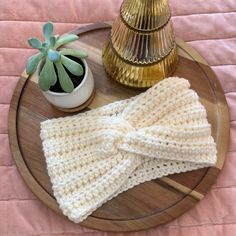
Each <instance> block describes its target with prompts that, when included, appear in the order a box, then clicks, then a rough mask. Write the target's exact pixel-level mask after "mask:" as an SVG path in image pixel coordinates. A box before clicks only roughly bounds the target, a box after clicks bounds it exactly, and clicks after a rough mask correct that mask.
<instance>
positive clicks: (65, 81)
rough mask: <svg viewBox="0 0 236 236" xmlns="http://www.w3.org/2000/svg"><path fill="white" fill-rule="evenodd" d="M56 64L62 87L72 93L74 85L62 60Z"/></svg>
mask: <svg viewBox="0 0 236 236" xmlns="http://www.w3.org/2000/svg"><path fill="white" fill-rule="evenodd" d="M55 65H56V68H57V71H58V77H59V82H60V85H61V87H62V89H63V90H64V91H65V92H67V93H71V92H72V91H73V90H74V85H73V83H72V81H71V79H70V77H69V75H68V74H67V73H66V70H65V68H64V67H63V65H62V64H61V62H56V63H55Z"/></svg>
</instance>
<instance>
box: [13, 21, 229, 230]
mask: <svg viewBox="0 0 236 236" xmlns="http://www.w3.org/2000/svg"><path fill="white" fill-rule="evenodd" d="M109 32H110V25H109V24H107V23H98V24H93V25H90V26H87V27H84V28H79V29H76V30H75V31H73V33H76V34H78V35H80V40H79V41H77V42H74V43H71V44H69V45H68V46H67V47H69V48H75V49H83V50H86V51H87V52H88V54H89V58H88V64H89V66H90V68H91V70H92V72H93V74H94V78H95V86H96V95H95V98H94V100H93V102H92V103H91V104H90V106H89V108H88V109H93V108H96V107H99V106H102V105H105V104H108V103H110V102H113V101H116V100H120V99H125V98H129V97H131V96H134V95H136V94H138V93H140V91H137V90H134V89H130V88H126V87H124V86H122V85H120V84H118V83H116V82H114V81H112V80H110V79H109V78H107V76H106V73H105V72H104V69H103V66H102V48H103V46H104V43H105V41H106V40H107V37H108V36H109ZM177 44H178V53H179V56H180V60H179V64H178V66H177V70H176V72H175V74H174V75H176V76H179V77H184V78H186V79H188V80H189V81H190V83H191V87H192V88H193V89H194V90H195V91H197V93H198V95H199V96H200V98H201V102H202V103H203V104H204V106H205V107H206V109H207V113H208V119H209V122H210V123H211V124H212V134H213V136H214V138H215V140H216V142H217V149H218V162H217V165H216V167H214V168H204V169H200V170H197V171H191V172H187V173H182V174H176V175H171V176H168V177H164V178H161V179H156V180H153V181H150V182H146V183H144V184H141V185H139V186H137V187H135V188H133V189H131V190H129V191H127V192H125V193H122V194H120V195H119V196H118V197H116V198H114V199H113V200H111V201H109V202H107V203H106V204H104V205H103V206H102V207H101V208H99V209H98V210H97V211H95V212H94V213H93V214H92V215H91V216H90V217H88V219H87V220H85V221H84V222H83V223H82V225H83V226H87V227H91V228H94V229H99V230H104V231H126V232H127V231H137V230H144V229H148V228H150V227H154V226H157V225H160V224H164V223H167V222H169V221H171V220H173V219H175V218H176V217H179V216H180V215H181V214H183V213H184V212H186V211H187V210H189V209H190V208H191V207H192V206H194V205H195V204H196V203H197V202H198V201H199V200H201V199H202V198H203V197H204V196H205V194H206V193H207V191H208V190H209V189H210V187H211V186H212V184H213V183H214V182H215V180H216V178H217V176H218V174H219V173H220V170H221V169H222V167H223V164H224V160H225V155H226V152H227V148H228V139H229V116H228V108H227V104H226V100H225V97H224V94H223V91H222V89H221V87H220V84H219V82H218V80H217V78H216V76H215V74H214V73H213V71H212V70H211V68H210V67H209V66H208V64H207V63H206V61H205V60H204V59H203V58H202V57H201V56H200V55H199V54H198V53H197V52H196V51H195V50H193V49H192V48H191V47H190V46H188V45H187V44H186V43H184V42H183V41H182V40H180V39H177ZM36 82H37V77H36V76H35V75H33V76H31V77H29V78H28V76H27V75H26V74H25V72H24V73H23V74H22V76H21V79H20V80H19V83H18V85H17V87H16V90H15V92H14V95H13V98H12V102H11V106H10V114H9V136H10V146H11V151H12V154H13V157H14V159H15V162H16V165H17V167H18V170H19V172H20V173H21V175H22V177H23V179H24V180H25V182H26V184H27V185H28V186H29V188H30V189H31V190H32V192H34V194H35V195H36V196H37V197H38V198H39V199H40V200H42V201H43V202H44V203H45V204H46V205H47V206H48V207H50V208H51V209H52V210H54V211H56V212H58V213H59V214H62V213H61V211H60V209H59V208H58V204H57V202H56V200H55V198H54V197H53V193H52V188H51V183H50V180H49V177H48V174H47V170H46V164H45V158H44V155H43V152H42V145H41V140H40V137H39V131H40V122H41V121H44V120H46V119H50V118H55V117H61V116H66V115H68V113H64V112H62V111H59V110H57V109H55V108H54V107H53V106H51V105H50V104H49V103H48V102H47V100H46V99H45V98H44V97H43V95H42V93H41V91H40V90H39V89H38V87H37V84H36Z"/></svg>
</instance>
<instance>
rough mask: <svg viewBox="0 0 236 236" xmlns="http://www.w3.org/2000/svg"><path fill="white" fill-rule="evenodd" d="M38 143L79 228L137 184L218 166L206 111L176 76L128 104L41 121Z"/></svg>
mask: <svg viewBox="0 0 236 236" xmlns="http://www.w3.org/2000/svg"><path fill="white" fill-rule="evenodd" d="M41 139H42V142H43V151H44V155H45V157H46V163H47V169H48V174H49V176H50V179H51V182H52V187H53V192H54V195H55V197H56V199H57V202H58V203H59V206H60V208H61V210H62V211H63V213H64V214H65V215H66V216H68V217H69V219H70V220H72V221H74V222H76V223H78V222H81V221H83V220H84V219H86V218H87V217H88V216H89V215H90V214H92V212H93V211H95V210H96V209H97V208H98V207H100V206H101V205H102V204H104V203H105V202H107V201H108V200H110V199H112V198H114V197H115V196H117V195H118V194H119V193H121V192H124V191H126V190H128V189H130V188H132V187H134V186H136V185H138V184H140V183H143V182H145V181H149V180H152V179H156V178H160V177H163V176H167V175H170V174H174V173H180V172H186V171H190V170H195V169H199V168H203V167H208V166H214V165H215V163H216V161H217V156H216V155H217V151H216V144H215V142H214V139H213V138H212V136H211V126H210V124H209V123H208V121H207V114H206V110H205V108H204V107H203V106H202V105H201V103H200V101H199V98H198V95H197V94H196V92H194V91H193V90H191V89H190V84H189V82H188V81H187V80H185V79H182V78H177V77H171V78H168V79H165V80H163V81H161V82H160V83H158V84H157V85H155V86H154V87H152V88H150V89H149V90H147V91H146V92H144V93H142V94H140V95H138V96H136V97H134V98H131V99H128V100H123V101H118V102H114V103H111V104H109V105H106V106H104V107H101V108H98V109H94V110H91V111H88V112H86V113H82V114H78V115H75V116H72V117H65V118H59V119H52V120H47V121H44V122H42V123H41Z"/></svg>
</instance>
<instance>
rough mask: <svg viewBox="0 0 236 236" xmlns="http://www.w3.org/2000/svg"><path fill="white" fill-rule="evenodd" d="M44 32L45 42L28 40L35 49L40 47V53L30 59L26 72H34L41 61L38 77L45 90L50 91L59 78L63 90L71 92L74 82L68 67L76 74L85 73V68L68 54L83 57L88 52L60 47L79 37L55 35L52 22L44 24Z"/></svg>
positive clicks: (40, 85)
mask: <svg viewBox="0 0 236 236" xmlns="http://www.w3.org/2000/svg"><path fill="white" fill-rule="evenodd" d="M43 34H44V37H45V42H41V41H40V40H39V39H38V38H30V39H29V40H28V43H29V45H30V46H31V47H32V48H34V49H38V50H39V53H37V54H36V55H33V56H31V57H30V58H29V59H28V61H27V66H26V72H27V74H29V75H31V74H33V73H34V72H35V71H36V69H37V67H38V65H39V63H40V62H42V64H41V70H40V72H39V79H38V85H39V87H40V88H41V89H42V90H43V91H48V90H49V89H50V87H51V86H54V85H55V84H56V83H57V80H59V83H60V86H61V88H62V89H63V91H65V92H67V93H71V92H72V91H73V90H74V84H73V82H72V80H71V79H70V77H69V75H68V73H67V72H66V69H67V70H68V71H69V72H70V73H72V74H73V75H75V76H81V75H83V73H84V69H83V67H82V65H81V64H79V63H78V62H76V61H74V60H72V59H70V58H69V57H68V56H73V57H77V58H80V59H83V58H86V57H87V54H86V53H85V52H82V51H78V50H73V49H66V48H62V49H59V48H60V47H61V46H63V45H64V44H67V43H70V42H73V41H75V40H77V39H78V38H79V37H78V36H77V35H74V34H68V35H64V36H55V35H53V24H52V22H47V23H46V24H44V26H43ZM65 68H66V69H65ZM56 70H57V72H56Z"/></svg>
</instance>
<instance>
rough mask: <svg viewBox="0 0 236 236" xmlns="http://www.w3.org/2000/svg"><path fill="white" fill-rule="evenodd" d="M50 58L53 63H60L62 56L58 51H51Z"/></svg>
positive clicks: (49, 51)
mask: <svg viewBox="0 0 236 236" xmlns="http://www.w3.org/2000/svg"><path fill="white" fill-rule="evenodd" d="M48 58H49V59H50V60H51V61H52V62H56V61H59V60H60V58H61V54H60V52H58V51H55V50H52V49H49V50H48Z"/></svg>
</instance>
